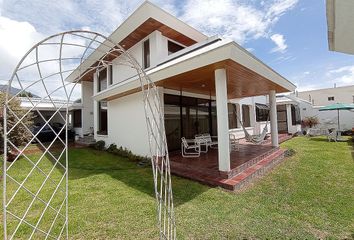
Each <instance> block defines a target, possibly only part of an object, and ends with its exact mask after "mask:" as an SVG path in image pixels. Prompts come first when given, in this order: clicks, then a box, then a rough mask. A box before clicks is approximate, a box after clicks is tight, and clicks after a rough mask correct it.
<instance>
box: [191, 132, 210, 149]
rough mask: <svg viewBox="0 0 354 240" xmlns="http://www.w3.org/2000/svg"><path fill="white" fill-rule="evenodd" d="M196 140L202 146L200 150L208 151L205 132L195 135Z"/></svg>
mask: <svg viewBox="0 0 354 240" xmlns="http://www.w3.org/2000/svg"><path fill="white" fill-rule="evenodd" d="M194 141H195V143H197V144H198V145H199V146H200V152H202V153H207V152H208V141H207V139H206V138H205V136H204V135H203V134H199V135H195V137H194ZM203 147H204V149H203Z"/></svg>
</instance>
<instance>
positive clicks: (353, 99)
mask: <svg viewBox="0 0 354 240" xmlns="http://www.w3.org/2000/svg"><path fill="white" fill-rule="evenodd" d="M353 103H354V95H353Z"/></svg>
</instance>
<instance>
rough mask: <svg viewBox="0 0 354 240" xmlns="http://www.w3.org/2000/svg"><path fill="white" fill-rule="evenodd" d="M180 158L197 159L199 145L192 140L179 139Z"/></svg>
mask: <svg viewBox="0 0 354 240" xmlns="http://www.w3.org/2000/svg"><path fill="white" fill-rule="evenodd" d="M181 141H182V143H181V149H182V157H199V156H200V144H199V143H196V142H195V141H194V140H187V139H186V138H185V137H182V138H181Z"/></svg>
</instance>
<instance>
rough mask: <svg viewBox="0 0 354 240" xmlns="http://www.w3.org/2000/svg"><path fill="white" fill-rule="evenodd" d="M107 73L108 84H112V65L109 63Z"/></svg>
mask: <svg viewBox="0 0 354 240" xmlns="http://www.w3.org/2000/svg"><path fill="white" fill-rule="evenodd" d="M108 75H109V78H108V79H109V83H108V84H109V85H112V84H113V66H112V65H110V66H108Z"/></svg>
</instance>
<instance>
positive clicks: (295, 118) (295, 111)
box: [291, 105, 301, 125]
mask: <svg viewBox="0 0 354 240" xmlns="http://www.w3.org/2000/svg"><path fill="white" fill-rule="evenodd" d="M291 121H292V125H298V124H301V116H300V108H299V107H298V106H295V105H291Z"/></svg>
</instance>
